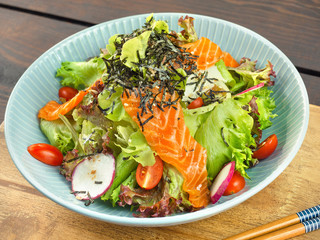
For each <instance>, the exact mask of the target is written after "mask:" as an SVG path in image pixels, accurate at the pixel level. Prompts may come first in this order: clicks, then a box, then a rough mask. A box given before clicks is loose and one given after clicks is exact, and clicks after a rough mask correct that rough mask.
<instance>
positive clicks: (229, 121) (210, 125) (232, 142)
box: [195, 98, 256, 179]
mask: <svg viewBox="0 0 320 240" xmlns="http://www.w3.org/2000/svg"><path fill="white" fill-rule="evenodd" d="M252 127H253V119H252V117H251V116H250V115H249V114H248V112H247V111H245V110H244V109H242V108H241V106H240V105H239V104H238V103H237V102H236V101H235V100H233V99H231V98H229V99H226V100H225V101H224V102H222V103H221V104H218V105H217V106H216V107H215V108H214V109H213V111H212V112H211V113H210V114H209V116H208V117H207V119H206V121H205V122H204V123H203V124H202V125H201V126H200V127H199V129H198V131H197V132H196V134H195V139H196V140H197V141H198V142H199V143H200V144H201V145H202V146H203V147H205V148H206V149H207V154H208V157H207V170H208V177H209V178H211V179H213V178H214V177H215V176H216V175H217V174H218V172H219V171H220V170H221V168H222V167H223V165H224V164H225V163H227V162H230V161H235V162H236V170H238V171H240V172H241V174H242V175H243V176H246V177H248V176H247V174H246V172H245V169H247V168H249V167H250V166H251V164H252V163H253V162H255V160H254V159H252V157H251V155H252V150H251V148H250V147H255V146H256V143H255V140H254V138H253V137H252V135H251V129H252Z"/></svg>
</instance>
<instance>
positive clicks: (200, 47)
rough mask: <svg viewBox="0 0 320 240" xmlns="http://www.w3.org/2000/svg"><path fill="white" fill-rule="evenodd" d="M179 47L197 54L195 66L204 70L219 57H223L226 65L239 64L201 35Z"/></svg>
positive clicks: (234, 65) (235, 65)
mask: <svg viewBox="0 0 320 240" xmlns="http://www.w3.org/2000/svg"><path fill="white" fill-rule="evenodd" d="M181 47H183V48H186V50H187V51H188V52H190V53H192V54H193V55H196V56H198V58H197V61H196V62H197V67H198V69H201V70H206V69H208V68H209V67H212V66H213V65H214V64H215V63H216V62H218V61H219V60H220V59H223V61H224V63H225V65H226V66H228V67H237V66H239V64H238V62H237V61H236V60H235V59H234V58H233V57H232V56H231V55H230V54H229V53H228V52H224V51H222V50H221V48H220V47H219V46H218V45H217V44H215V43H214V42H212V41H211V40H209V39H208V38H205V37H202V38H200V39H199V40H197V41H195V42H193V43H187V44H184V45H182V46H181Z"/></svg>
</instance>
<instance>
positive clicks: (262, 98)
mask: <svg viewBox="0 0 320 240" xmlns="http://www.w3.org/2000/svg"><path fill="white" fill-rule="evenodd" d="M271 93H272V91H271V90H269V89H268V88H267V87H262V88H259V89H257V90H254V91H250V92H247V93H244V94H241V95H239V96H235V99H236V100H237V101H238V102H240V103H241V104H242V105H247V104H248V103H249V102H250V100H251V99H252V97H253V96H255V97H256V100H255V101H256V104H257V106H258V112H259V114H257V117H258V121H259V123H260V129H261V130H264V129H266V128H268V127H270V126H271V125H272V122H271V119H272V118H275V117H276V116H277V114H274V113H272V111H273V110H274V109H275V108H276V104H275V101H274V98H272V97H271Z"/></svg>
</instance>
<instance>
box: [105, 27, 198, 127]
mask: <svg viewBox="0 0 320 240" xmlns="http://www.w3.org/2000/svg"><path fill="white" fill-rule="evenodd" d="M149 30H152V26H151V22H147V23H146V24H145V25H144V26H143V27H142V28H141V29H137V30H135V31H133V32H132V33H131V34H122V35H118V38H117V39H118V40H119V39H120V42H118V41H115V42H114V43H115V48H116V51H115V54H114V55H112V56H111V57H109V58H108V59H105V58H104V59H103V60H104V63H105V64H106V72H105V75H104V79H103V80H104V83H105V86H106V88H108V89H110V88H111V89H113V91H112V92H110V94H112V93H113V92H115V91H114V86H121V87H122V88H123V93H122V94H123V95H122V96H124V94H125V96H126V97H127V98H129V97H130V95H131V94H132V93H133V94H135V96H136V97H139V98H140V105H139V109H140V111H139V112H138V115H137V118H138V121H139V124H140V126H141V128H142V131H143V125H144V124H146V123H147V122H148V121H150V118H148V119H147V120H146V121H144V122H142V121H141V118H142V117H143V115H144V114H147V113H151V114H153V107H154V106H155V107H157V108H158V109H160V110H161V111H164V108H166V107H171V106H173V107H174V109H176V107H175V106H174V105H176V104H177V102H178V101H179V100H180V99H181V98H182V95H183V86H184V85H185V82H186V76H185V74H181V72H179V71H178V70H177V69H178V68H182V69H183V70H184V72H185V73H186V75H190V74H191V73H192V72H193V71H194V70H195V69H196V63H195V61H194V60H195V59H196V56H194V55H192V54H191V53H189V52H187V51H186V49H184V48H181V47H179V46H177V45H175V44H174V43H172V41H171V40H170V39H169V35H168V34H167V33H164V32H160V33H159V32H157V31H152V33H151V35H150V37H149V42H148V47H147V49H146V52H145V57H144V58H142V57H141V55H140V53H139V51H137V58H138V62H136V63H133V64H134V65H135V66H136V67H133V68H130V67H127V66H126V65H125V64H124V63H125V62H126V59H125V60H120V56H121V51H122V46H123V44H124V43H125V42H126V41H128V40H130V39H132V38H134V37H136V36H138V35H140V34H142V33H143V32H145V31H149ZM175 92H176V93H177V94H178V98H177V99H175V100H174V101H172V100H171V96H172V95H173V94H174V93H175ZM159 94H162V97H160V98H159ZM167 98H169V100H167ZM113 109H114V104H113V105H112V106H111V112H112V110H113ZM100 110H101V111H102V112H103V113H106V112H107V111H109V110H110V107H109V108H106V109H101V108H100Z"/></svg>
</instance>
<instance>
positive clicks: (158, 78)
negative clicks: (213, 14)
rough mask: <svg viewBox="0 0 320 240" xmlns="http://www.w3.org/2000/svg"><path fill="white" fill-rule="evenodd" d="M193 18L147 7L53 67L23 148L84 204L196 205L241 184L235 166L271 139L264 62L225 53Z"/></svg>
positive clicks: (248, 164) (244, 177)
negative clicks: (83, 53)
mask: <svg viewBox="0 0 320 240" xmlns="http://www.w3.org/2000/svg"><path fill="white" fill-rule="evenodd" d="M194 21H196V19H194V18H192V17H189V16H181V18H180V19H179V20H178V25H179V27H180V28H181V29H180V30H179V31H172V30H170V29H169V25H168V22H166V21H163V20H157V19H155V18H154V17H153V15H152V14H151V15H150V16H148V17H147V18H146V21H145V23H144V25H143V26H142V27H141V28H139V29H136V30H134V31H132V32H131V33H128V34H116V35H114V36H111V37H110V38H109V39H107V40H108V41H107V42H108V43H107V44H106V46H104V47H103V48H101V49H100V54H99V55H97V56H92V57H91V58H89V59H86V60H85V61H80V62H71V61H66V62H62V63H61V67H60V68H59V69H57V72H56V78H57V79H58V80H59V81H60V84H61V86H60V89H59V92H57V96H58V97H59V101H55V100H52V101H49V102H48V103H47V104H46V105H45V106H43V107H42V108H41V109H39V112H38V115H37V117H38V119H39V125H40V129H41V131H42V132H43V134H44V135H45V136H46V137H47V139H48V143H37V144H33V145H30V146H29V147H28V151H29V153H30V154H31V155H32V156H33V157H35V158H36V159H38V160H40V161H42V162H43V163H45V164H49V165H52V166H58V169H59V173H58V172H57V174H61V175H63V176H64V177H65V179H66V182H69V183H70V192H71V194H73V195H74V197H75V198H76V199H78V200H79V201H83V203H84V204H85V205H86V206H87V207H90V205H91V204H94V201H95V199H101V200H102V201H103V202H105V203H106V205H108V206H110V205H111V206H114V207H115V206H118V207H119V206H120V207H128V211H129V210H130V211H132V214H133V215H134V216H135V217H165V216H168V215H172V214H175V213H178V212H193V211H197V210H200V209H203V208H205V207H206V206H208V205H209V204H216V203H217V202H218V201H219V200H220V198H221V197H223V196H226V195H232V194H235V193H238V192H240V194H241V191H245V185H246V181H250V179H251V178H250V176H249V175H250V174H248V172H247V170H248V169H250V168H252V167H254V166H255V165H257V164H259V161H262V160H263V159H265V158H267V157H269V156H270V155H271V154H272V153H273V152H274V150H275V148H276V147H277V137H276V135H275V134H272V135H271V136H269V137H268V138H267V139H265V140H262V132H263V130H264V129H266V128H269V127H271V126H272V119H273V118H275V117H276V116H277V115H276V114H274V113H273V111H274V109H275V108H276V105H275V101H274V99H273V97H272V86H273V85H274V84H275V79H276V74H275V72H274V70H273V65H272V64H271V63H270V62H269V61H267V62H266V63H262V66H264V67H263V68H257V61H256V60H251V59H249V58H247V57H246V56H241V58H239V59H235V58H234V57H233V56H232V54H230V53H229V52H227V51H226V50H225V49H222V48H221V47H220V46H218V45H217V44H216V43H214V42H213V41H212V40H210V39H208V38H206V37H201V36H198V35H197V32H196V29H195V26H194ZM229 41H232V40H229ZM234 44H235V45H236V43H234ZM235 48H236V46H235Z"/></svg>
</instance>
